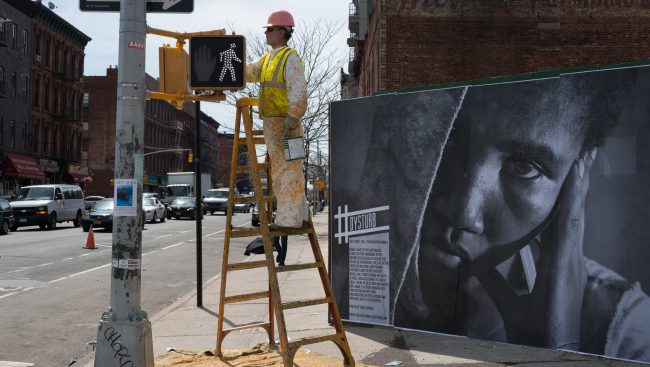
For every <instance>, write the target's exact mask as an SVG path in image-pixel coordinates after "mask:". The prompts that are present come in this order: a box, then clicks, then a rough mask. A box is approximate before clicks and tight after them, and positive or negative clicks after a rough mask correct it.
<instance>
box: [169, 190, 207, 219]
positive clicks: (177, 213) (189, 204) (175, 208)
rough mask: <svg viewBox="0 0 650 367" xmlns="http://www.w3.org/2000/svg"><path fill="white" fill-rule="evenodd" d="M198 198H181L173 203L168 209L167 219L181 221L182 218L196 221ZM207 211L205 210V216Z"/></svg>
mask: <svg viewBox="0 0 650 367" xmlns="http://www.w3.org/2000/svg"><path fill="white" fill-rule="evenodd" d="M196 213H197V210H196V198H195V197H193V196H181V197H178V198H176V199H174V201H172V202H171V203H170V204H169V206H168V207H167V219H171V218H172V217H174V218H176V219H180V218H182V217H190V218H192V219H196ZM205 213H206V210H203V214H204V215H205Z"/></svg>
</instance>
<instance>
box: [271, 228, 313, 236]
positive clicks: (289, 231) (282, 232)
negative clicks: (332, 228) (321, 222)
mask: <svg viewBox="0 0 650 367" xmlns="http://www.w3.org/2000/svg"><path fill="white" fill-rule="evenodd" d="M313 231H314V230H313V228H311V227H309V226H303V227H302V228H283V229H277V230H274V231H270V233H271V236H274V237H275V236H294V235H298V234H308V233H311V232H313Z"/></svg>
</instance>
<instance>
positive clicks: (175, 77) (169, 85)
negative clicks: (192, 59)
mask: <svg viewBox="0 0 650 367" xmlns="http://www.w3.org/2000/svg"><path fill="white" fill-rule="evenodd" d="M158 56H159V58H158V63H159V69H160V70H159V72H160V92H161V93H168V94H179V92H180V93H181V94H192V93H191V92H190V88H189V84H188V80H189V74H188V68H187V61H188V59H189V57H188V55H187V52H185V49H183V47H179V46H176V47H173V46H170V45H163V46H162V47H160V48H159V49H158Z"/></svg>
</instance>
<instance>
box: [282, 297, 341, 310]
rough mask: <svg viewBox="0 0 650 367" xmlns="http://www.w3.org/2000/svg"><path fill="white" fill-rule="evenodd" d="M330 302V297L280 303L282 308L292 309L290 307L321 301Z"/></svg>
mask: <svg viewBox="0 0 650 367" xmlns="http://www.w3.org/2000/svg"><path fill="white" fill-rule="evenodd" d="M330 302H332V297H325V298H314V299H306V300H303V301H293V302H287V303H283V304H282V309H283V310H289V309H292V308H299V307H307V306H314V305H321V304H323V303H330Z"/></svg>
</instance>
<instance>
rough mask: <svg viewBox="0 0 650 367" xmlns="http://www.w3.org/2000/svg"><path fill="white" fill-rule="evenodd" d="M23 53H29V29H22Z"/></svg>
mask: <svg viewBox="0 0 650 367" xmlns="http://www.w3.org/2000/svg"><path fill="white" fill-rule="evenodd" d="M23 55H29V31H27V30H26V29H24V30H23Z"/></svg>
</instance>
